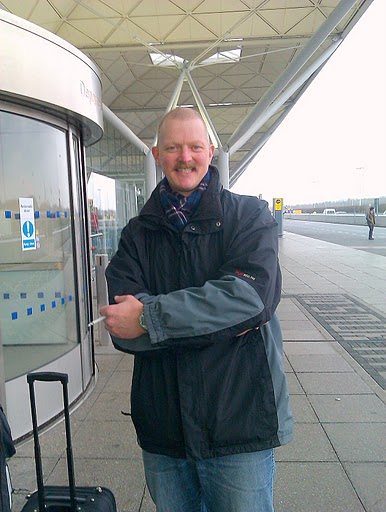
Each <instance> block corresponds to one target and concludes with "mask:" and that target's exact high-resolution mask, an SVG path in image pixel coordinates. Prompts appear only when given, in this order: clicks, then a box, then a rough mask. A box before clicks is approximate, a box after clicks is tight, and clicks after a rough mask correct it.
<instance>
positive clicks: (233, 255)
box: [138, 201, 281, 347]
mask: <svg viewBox="0 0 386 512" xmlns="http://www.w3.org/2000/svg"><path fill="white" fill-rule="evenodd" d="M258 204H259V206H258V207H257V208H254V209H253V210H252V211H251V209H249V211H248V214H249V215H248V216H246V215H245V211H243V210H242V211H241V212H240V211H237V212H236V213H235V214H236V215H239V216H240V218H239V219H238V222H236V223H235V224H236V225H237V226H238V227H237V229H236V230H235V232H234V233H232V234H231V236H230V237H229V240H227V241H226V249H225V252H226V253H225V258H224V261H225V262H224V264H223V265H222V267H221V269H220V277H219V279H216V280H211V281H207V282H206V283H205V284H204V286H202V287H191V288H185V289H182V290H177V291H173V292H170V293H168V294H166V295H158V296H150V295H146V294H143V295H142V294H141V295H139V296H138V298H140V300H142V302H143V303H144V305H145V306H144V313H145V319H146V323H147V326H148V329H149V335H150V340H151V343H152V344H154V345H157V344H161V345H165V346H169V347H178V346H201V345H206V344H208V343H215V342H220V341H223V340H224V339H228V338H232V337H234V336H236V335H237V334H239V333H241V332H243V331H244V330H246V329H251V328H256V327H259V326H261V325H263V324H264V323H266V322H268V321H269V320H270V319H271V317H272V315H273V313H274V312H275V309H276V307H277V305H278V303H279V300H280V292H281V273H280V268H279V263H278V231H277V223H276V221H275V220H274V219H273V217H272V215H271V214H270V212H269V210H268V207H267V204H266V203H265V202H262V201H259V203H258ZM197 264H199V262H198V263H197Z"/></svg>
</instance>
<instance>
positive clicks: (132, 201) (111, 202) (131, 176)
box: [86, 122, 145, 259]
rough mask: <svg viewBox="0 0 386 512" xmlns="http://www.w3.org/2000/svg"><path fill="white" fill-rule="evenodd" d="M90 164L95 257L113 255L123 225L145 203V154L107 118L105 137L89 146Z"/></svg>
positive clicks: (90, 203)
mask: <svg viewBox="0 0 386 512" xmlns="http://www.w3.org/2000/svg"><path fill="white" fill-rule="evenodd" d="M86 166H87V178H88V182H87V198H88V206H89V218H90V224H91V225H90V230H91V250H92V254H93V259H94V258H95V254H107V255H108V257H109V259H110V258H111V257H112V256H113V254H114V253H115V252H116V250H117V248H118V241H119V237H120V233H121V231H122V228H123V227H124V226H125V225H126V224H127V222H128V221H129V219H131V218H132V217H134V216H135V215H138V213H139V211H140V210H141V208H142V206H143V204H144V195H145V190H144V187H145V178H144V166H145V156H144V154H143V153H142V152H141V151H140V150H139V149H137V148H136V147H135V146H133V145H132V144H130V142H128V141H127V140H126V139H125V138H124V137H123V136H122V135H121V134H120V133H119V132H118V131H117V130H116V129H115V128H114V127H113V126H112V125H111V124H110V123H108V122H105V123H104V134H103V137H102V139H101V140H100V141H99V142H97V143H96V144H94V145H92V146H90V147H88V148H86Z"/></svg>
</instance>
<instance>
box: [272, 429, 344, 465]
mask: <svg viewBox="0 0 386 512" xmlns="http://www.w3.org/2000/svg"><path fill="white" fill-rule="evenodd" d="M275 457H276V460H277V461H287V462H289V461H293V462H312V461H314V462H337V461H338V458H337V456H336V453H335V451H334V449H333V447H332V445H331V443H330V441H329V439H328V437H327V435H326V433H325V431H324V430H323V428H322V427H321V426H320V424H319V423H295V429H294V439H293V441H292V442H291V443H289V444H287V445H285V446H280V448H278V449H277V450H276V455H275Z"/></svg>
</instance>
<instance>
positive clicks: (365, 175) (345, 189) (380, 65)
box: [232, 0, 386, 205]
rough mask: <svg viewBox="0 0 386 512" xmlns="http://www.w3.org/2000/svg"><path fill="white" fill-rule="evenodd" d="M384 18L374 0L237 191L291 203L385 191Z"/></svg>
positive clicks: (383, 6)
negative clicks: (277, 198)
mask: <svg viewBox="0 0 386 512" xmlns="http://www.w3.org/2000/svg"><path fill="white" fill-rule="evenodd" d="M385 20H386V1H385V0H374V2H373V3H372V4H371V5H370V7H369V8H368V9H367V11H366V12H365V13H364V15H363V16H362V17H361V19H360V20H359V21H358V23H357V24H356V26H355V27H354V28H353V29H352V30H351V32H350V33H349V34H348V36H347V37H346V39H345V40H344V41H343V42H342V44H341V45H340V47H339V48H338V49H337V51H336V52H335V53H334V54H333V56H332V57H331V58H330V60H329V61H328V62H327V64H326V65H325V67H324V69H322V71H321V72H320V73H319V75H318V76H317V77H316V79H315V80H314V81H313V83H312V84H311V85H310V86H309V87H308V89H307V90H306V92H305V93H304V94H303V95H302V97H301V98H300V99H299V100H298V102H297V104H296V105H295V106H294V107H293V108H292V111H291V112H290V113H289V114H288V116H287V117H286V119H285V120H284V121H283V122H282V124H281V125H280V127H279V128H278V129H277V130H276V131H275V133H274V134H273V135H272V136H271V138H270V139H269V141H268V142H267V143H266V144H265V146H264V147H263V149H262V150H261V151H260V152H259V153H258V155H257V156H256V157H255V159H254V160H253V161H252V163H251V164H250V165H249V167H248V169H247V170H246V171H245V172H244V174H243V175H242V176H241V177H240V178H239V180H238V181H237V182H236V184H235V185H234V186H233V187H232V192H236V193H238V194H247V195H256V196H257V195H259V194H262V197H263V199H265V200H266V201H268V202H269V204H272V198H274V197H279V198H280V197H281V198H283V202H284V204H285V205H294V204H299V203H316V202H324V201H334V200H339V199H349V198H351V199H353V198H372V197H373V198H376V197H381V196H386V31H385V28H384V25H385Z"/></svg>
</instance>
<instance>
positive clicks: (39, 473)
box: [27, 372, 77, 512]
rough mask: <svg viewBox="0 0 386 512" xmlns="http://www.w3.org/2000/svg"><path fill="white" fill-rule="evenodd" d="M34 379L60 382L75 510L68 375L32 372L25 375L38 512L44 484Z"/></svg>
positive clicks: (42, 510) (42, 508)
mask: <svg viewBox="0 0 386 512" xmlns="http://www.w3.org/2000/svg"><path fill="white" fill-rule="evenodd" d="M35 381H42V382H61V383H62V388H63V405H64V423H65V429H66V440H67V448H66V452H67V468H68V484H69V490H70V503H71V512H76V511H77V505H76V491H75V472H74V458H73V455H72V442H71V430H70V412H69V398H68V375H67V373H59V372H34V373H29V374H28V375H27V382H28V386H29V392H30V403H31V415H32V427H33V436H34V448H35V463H36V464H35V465H36V480H37V486H38V502H39V512H45V511H46V506H45V496H44V484H43V468H42V457H41V453H40V442H39V433H38V420H37V410H36V400H35V387H34V383H35Z"/></svg>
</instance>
